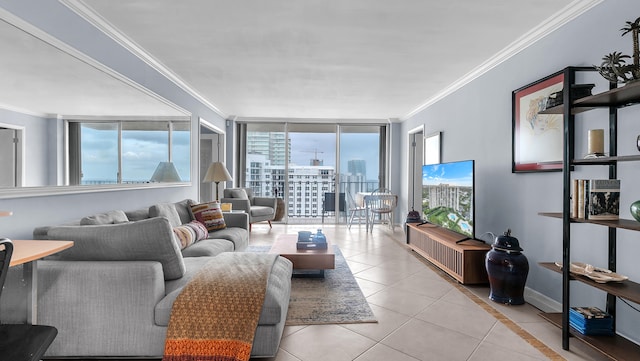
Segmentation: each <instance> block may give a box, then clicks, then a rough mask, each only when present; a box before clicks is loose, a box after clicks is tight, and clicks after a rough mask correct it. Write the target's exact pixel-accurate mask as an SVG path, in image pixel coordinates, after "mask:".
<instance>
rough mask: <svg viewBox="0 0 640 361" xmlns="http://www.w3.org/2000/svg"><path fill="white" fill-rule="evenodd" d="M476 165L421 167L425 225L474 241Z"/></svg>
mask: <svg viewBox="0 0 640 361" xmlns="http://www.w3.org/2000/svg"><path fill="white" fill-rule="evenodd" d="M474 171H475V169H474V161H473V160H466V161H460V162H450V163H440V164H430V165H423V166H422V216H423V218H424V221H425V222H428V223H432V224H435V225H438V226H440V227H444V228H446V229H449V230H451V231H454V232H457V233H459V234H461V235H462V236H464V237H465V238H466V237H468V238H472V239H473V238H474V237H475V233H474V227H473V220H474V201H475V197H474V191H473V190H474Z"/></svg>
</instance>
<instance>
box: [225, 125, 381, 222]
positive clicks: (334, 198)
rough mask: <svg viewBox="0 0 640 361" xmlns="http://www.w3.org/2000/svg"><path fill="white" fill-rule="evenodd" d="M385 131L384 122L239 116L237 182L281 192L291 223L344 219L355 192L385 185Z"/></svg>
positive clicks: (278, 194) (261, 190)
mask: <svg viewBox="0 0 640 361" xmlns="http://www.w3.org/2000/svg"><path fill="white" fill-rule="evenodd" d="M386 131H387V127H386V125H384V124H381V125H373V124H368V125H360V124H358V125H348V124H346V125H342V124H339V123H309V122H299V123H298V122H289V123H287V122H279V123H275V122H269V123H267V122H246V123H245V122H241V123H240V124H239V131H238V134H239V139H238V140H239V141H238V144H240V145H241V146H240V149H239V153H240V154H239V164H240V167H239V169H240V173H241V174H238V175H237V176H238V179H239V180H240V181H239V182H238V184H240V185H241V186H244V187H249V188H251V189H252V190H253V192H254V194H255V195H260V196H266V197H279V198H283V199H284V200H285V204H286V207H287V208H286V218H285V220H286V221H287V222H289V223H296V222H299V223H306V222H326V223H334V222H339V223H344V222H346V221H347V218H348V214H349V207H350V206H351V205H352V202H350V200H351V199H352V198H355V194H356V193H358V192H367V191H371V190H373V189H375V188H378V187H380V186H382V185H384V180H385V179H386V175H385V170H386V168H387V167H386V166H384V164H385V162H386V161H387V160H386V157H385V156H384V155H385V154H386V151H385V149H386V146H387V145H386V139H387V138H386V136H385V134H386ZM381 165H382V166H381ZM350 197H351V198H350Z"/></svg>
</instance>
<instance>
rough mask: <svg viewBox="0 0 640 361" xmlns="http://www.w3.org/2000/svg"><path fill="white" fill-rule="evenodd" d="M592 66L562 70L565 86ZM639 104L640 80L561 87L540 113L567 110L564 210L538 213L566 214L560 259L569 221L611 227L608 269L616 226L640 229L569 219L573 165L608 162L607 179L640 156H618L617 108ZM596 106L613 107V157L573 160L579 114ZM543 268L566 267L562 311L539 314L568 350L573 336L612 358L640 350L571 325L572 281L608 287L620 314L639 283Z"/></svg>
mask: <svg viewBox="0 0 640 361" xmlns="http://www.w3.org/2000/svg"><path fill="white" fill-rule="evenodd" d="M593 70H594V69H593V68H582V67H568V68H565V69H564V89H571V86H572V85H573V84H575V77H576V72H579V71H593ZM639 103H640V82H638V83H631V84H627V85H625V86H623V87H619V88H618V87H616V85H615V84H611V85H610V89H609V91H606V92H603V93H599V94H595V95H591V96H588V97H584V98H580V99H577V100H574V99H572V94H571V92H570V91H565V92H563V104H562V105H558V106H556V107H553V108H549V109H546V110H544V111H542V112H541V114H563V116H564V155H563V167H562V172H563V202H562V212H561V213H540V215H542V216H546V217H553V218H560V219H562V225H563V227H562V231H563V232H562V233H563V234H562V253H563V254H562V262H563V264H564V265H568V264H571V256H570V255H571V253H570V250H571V227H570V225H571V223H589V224H595V225H600V226H604V227H607V228H608V268H609V269H610V270H612V271H615V270H616V254H617V244H616V243H617V242H616V241H617V232H616V230H617V229H618V228H621V229H629V230H635V231H640V223H639V222H636V221H633V220H624V219H620V220H617V221H601V220H590V219H576V218H571V200H570V199H571V170H572V169H573V168H574V167H575V166H588V165H605V166H608V171H609V174H608V176H609V179H616V178H617V167H618V162H629V161H640V156H635V155H633V156H632V155H627V156H618V155H617V148H618V147H617V139H618V134H617V133H618V109H619V108H621V107H625V106H629V105H634V104H639ZM596 108H600V109H602V108H608V109H609V156H608V157H604V158H595V159H574V140H575V121H576V118H575V115H576V114H580V113H582V112H587V111H589V110H592V109H596ZM540 265H541V266H542V267H544V268H547V269H550V270H553V271H556V272H562V313H560V314H558V313H543V314H541V316H542V317H543V318H545V319H546V320H548V321H550V322H552V323H553V324H555V325H557V326H559V327H561V328H562V348H563V349H565V350H568V349H569V338H570V337H571V336H574V337H575V338H576V339H578V340H580V341H582V342H584V343H586V344H587V345H589V346H590V347H592V348H593V349H595V350H597V351H599V352H601V353H602V354H603V355H605V356H607V357H608V358H610V359H612V360H631V359H634V357H637V356H638V355H640V346H639V345H637V344H635V343H633V342H631V341H629V340H627V339H625V338H623V337H620V336H617V335H616V336H585V335H582V334H580V333H579V332H577V331H575V330H573V329H572V328H571V327H570V325H569V308H570V292H569V290H570V288H569V283H570V282H571V281H573V280H578V281H581V282H583V283H585V284H588V285H590V286H592V287H596V288H598V289H601V290H603V291H605V292H607V303H606V304H607V312H609V313H610V314H611V315H613V316H614V329H615V314H616V298H617V297H620V298H624V299H627V300H630V301H633V302H636V303H637V302H640V284H638V283H635V282H633V281H630V280H626V281H623V282H621V283H619V284H611V285H602V284H599V283H596V282H594V281H592V280H590V279H589V278H587V277H580V276H577V277H574V276H573V275H571V273H570V272H569V267H563V268H562V270H560V269H559V268H558V267H557V266H556V265H555V264H553V263H546V262H542V263H540Z"/></svg>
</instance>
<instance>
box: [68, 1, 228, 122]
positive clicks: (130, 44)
mask: <svg viewBox="0 0 640 361" xmlns="http://www.w3.org/2000/svg"><path fill="white" fill-rule="evenodd" d="M59 1H60V3H61V4H63V5H64V6H66V7H68V8H69V9H70V10H71V11H73V12H74V13H76V14H77V15H78V16H80V17H81V18H83V19H84V20H86V21H87V22H89V23H90V24H92V25H93V26H95V27H96V28H97V29H98V30H100V31H102V32H103V33H104V34H105V35H107V36H108V37H110V38H111V39H113V40H114V41H115V42H116V43H118V44H120V45H121V46H122V47H124V48H125V49H127V50H128V51H129V52H131V53H132V54H133V55H134V56H136V57H137V58H138V59H140V60H142V61H143V62H144V63H145V64H147V65H148V66H150V67H151V68H153V69H154V70H156V71H157V72H158V73H160V74H161V75H163V76H164V77H166V78H167V79H169V80H170V81H171V82H172V83H174V84H175V85H177V86H178V87H179V88H180V89H182V90H184V91H185V92H187V93H188V94H189V95H191V96H192V97H194V98H196V99H197V100H198V101H200V102H201V103H202V104H204V105H205V106H207V107H208V108H210V109H211V110H212V111H214V112H215V113H216V114H218V115H219V116H220V117H222V118H225V119H226V118H227V114H225V113H224V112H223V111H221V110H220V109H219V108H218V107H217V106H215V105H214V104H213V103H211V102H210V101H209V100H207V99H206V98H205V97H203V96H202V95H200V93H198V92H197V91H196V90H195V89H194V88H192V87H191V86H190V85H189V84H188V83H187V82H186V81H184V80H183V79H182V78H180V77H179V76H178V75H177V74H176V73H174V72H173V71H171V69H169V68H168V67H167V66H165V65H164V64H163V63H162V62H160V61H159V60H158V59H156V58H154V57H153V56H152V55H151V54H150V53H148V52H147V51H146V50H145V49H144V48H143V47H142V46H140V45H138V44H136V42H134V41H133V40H132V39H130V38H128V37H127V36H126V35H124V34H123V33H122V32H120V31H119V30H118V29H117V28H116V27H115V26H113V25H112V24H111V23H109V22H108V21H107V20H106V19H105V18H103V17H102V16H100V15H99V14H98V13H96V12H95V11H94V10H93V9H91V8H90V7H89V6H87V5H85V4H84V3H83V2H82V0H59Z"/></svg>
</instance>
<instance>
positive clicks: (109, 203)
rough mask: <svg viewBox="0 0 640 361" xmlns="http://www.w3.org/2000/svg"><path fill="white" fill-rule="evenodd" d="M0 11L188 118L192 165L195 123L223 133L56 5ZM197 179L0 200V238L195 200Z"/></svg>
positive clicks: (211, 116)
mask: <svg viewBox="0 0 640 361" xmlns="http://www.w3.org/2000/svg"><path fill="white" fill-rule="evenodd" d="M0 7H2V8H4V9H6V10H7V11H9V12H11V13H13V14H14V15H16V16H18V17H21V18H22V19H24V20H25V21H27V22H30V23H32V24H34V25H35V26H37V27H39V28H40V29H42V30H44V31H46V32H47V33H49V34H51V35H53V36H55V37H57V38H58V39H60V40H62V41H64V42H66V43H68V44H69V45H71V46H73V47H74V48H76V49H78V50H80V51H81V52H83V53H85V54H87V55H89V56H90V57H92V58H94V59H96V60H97V61H99V62H101V63H102V64H105V65H106V66H108V67H110V68H112V69H114V70H115V71H117V72H119V73H120V74H123V75H124V76H126V77H128V78H130V79H131V80H133V81H135V82H137V83H139V84H140V85H142V86H144V87H146V88H148V89H149V90H151V91H152V92H154V93H156V94H158V95H160V96H162V97H164V98H166V99H168V100H169V101H171V102H173V103H174V104H176V105H178V106H180V107H182V108H184V109H186V110H187V111H189V112H191V114H192V115H191V119H192V126H191V129H192V149H191V164H192V165H197V164H198V163H199V161H198V129H199V126H198V118H199V117H202V118H203V119H206V120H207V121H209V122H211V123H212V124H214V125H215V126H217V127H219V128H220V129H225V121H224V119H222V118H221V117H220V116H219V115H218V114H217V113H215V112H214V111H213V110H211V109H210V108H208V107H207V106H206V105H204V104H202V103H201V102H199V101H198V100H197V99H195V98H193V97H192V96H190V95H189V94H188V93H187V92H185V91H184V90H183V89H181V88H179V87H178V86H176V85H175V84H174V83H172V82H170V81H169V80H168V79H167V78H165V77H164V76H162V75H161V74H160V73H158V72H157V71H155V70H154V69H152V68H151V67H149V66H148V65H147V64H145V63H144V62H143V61H142V60H140V59H138V58H137V57H135V56H134V55H132V54H131V53H129V52H128V51H127V50H126V49H124V48H122V47H121V46H120V45H118V44H117V43H115V42H114V41H113V40H112V39H110V38H109V37H108V36H106V35H104V34H103V33H101V32H100V31H98V30H97V29H95V28H94V27H93V26H91V25H90V24H88V23H87V22H86V21H84V20H83V19H81V18H80V17H78V16H77V15H76V14H75V13H73V12H72V11H70V10H69V9H68V8H67V7H65V6H63V5H62V4H60V3H59V2H57V1H35V0H24V1H10V0H0ZM0 122H1V120H0ZM49 136H56V135H51V134H50V135H49ZM198 173H199V171H198V167H197V166H194V167H192V172H191V179H192V180H193V183H192V185H191V186H188V187H177V188H160V189H147V190H135V191H133V190H123V191H111V192H94V193H81V194H74V195H55V196H41V197H28V198H16V199H0V209H2V210H11V211H13V213H14V215H13V216H12V217H11V218H3V219H0V234H1V235H2V236H5V237H9V238H13V239H29V238H31V232H32V230H33V227H34V226H36V225H47V224H56V223H61V222H65V221H68V220H71V219H75V218H79V217H81V216H84V215H87V214H92V213H96V212H101V211H105V210H110V209H136V208H139V207H145V206H149V205H151V204H153V203H157V202H166V201H178V200H181V199H184V198H194V199H197V197H198V187H197V185H198V182H197V179H199V174H198Z"/></svg>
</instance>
